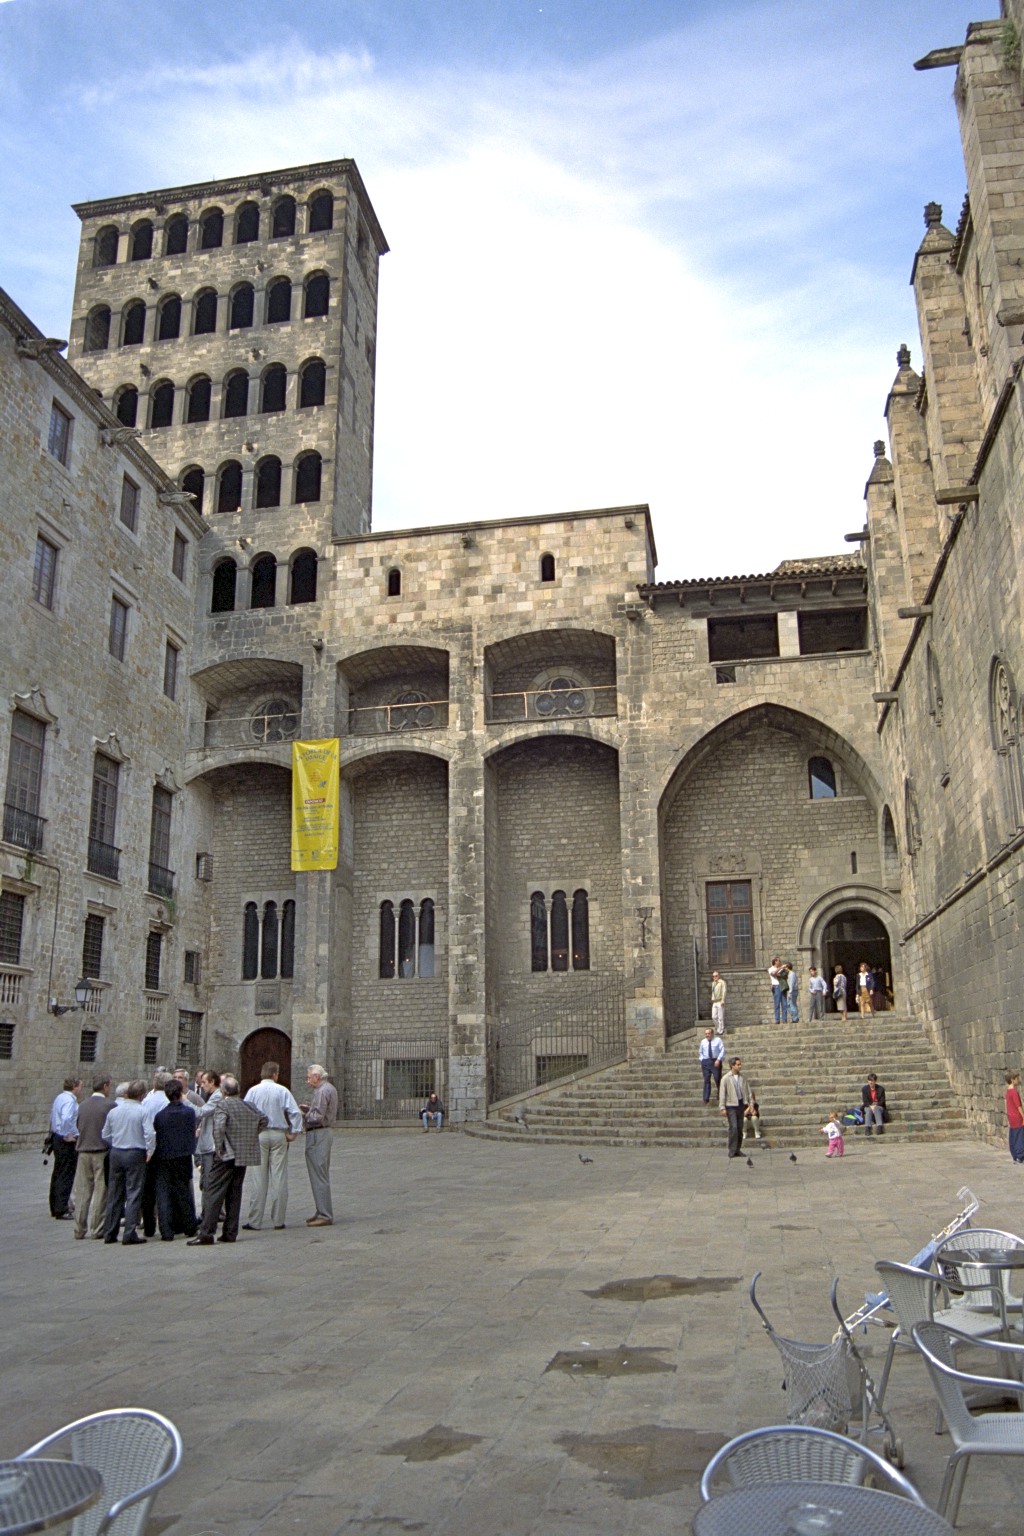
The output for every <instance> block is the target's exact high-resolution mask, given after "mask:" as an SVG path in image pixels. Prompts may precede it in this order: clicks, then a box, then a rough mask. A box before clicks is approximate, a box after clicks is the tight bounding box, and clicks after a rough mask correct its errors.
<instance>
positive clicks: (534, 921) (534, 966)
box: [530, 891, 548, 971]
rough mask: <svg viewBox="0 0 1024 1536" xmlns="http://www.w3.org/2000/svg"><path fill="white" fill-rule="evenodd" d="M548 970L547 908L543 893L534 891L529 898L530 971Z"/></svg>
mask: <svg viewBox="0 0 1024 1536" xmlns="http://www.w3.org/2000/svg"><path fill="white" fill-rule="evenodd" d="M547 968H548V908H547V902H546V901H545V900H544V892H543V891H534V893H533V895H532V896H531V897H530V969H531V971H546V970H547Z"/></svg>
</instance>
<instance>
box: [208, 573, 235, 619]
mask: <svg viewBox="0 0 1024 1536" xmlns="http://www.w3.org/2000/svg"><path fill="white" fill-rule="evenodd" d="M237 581H238V567H237V565H236V564H235V562H234V561H233V560H218V561H217V564H216V565H215V566H214V568H213V596H212V598H211V600H210V612H211V613H234V611H235V586H236V583H237Z"/></svg>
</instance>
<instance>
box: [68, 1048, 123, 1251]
mask: <svg viewBox="0 0 1024 1536" xmlns="http://www.w3.org/2000/svg"><path fill="white" fill-rule="evenodd" d="M112 1083H113V1079H112V1078H109V1077H106V1076H102V1077H97V1078H95V1079H94V1080H93V1085H92V1093H91V1094H90V1095H89V1097H88V1098H87V1099H83V1100H82V1102H81V1104H80V1105H79V1106H78V1167H77V1168H76V1170H75V1193H74V1201H75V1236H76V1237H77V1238H83V1237H84V1236H85V1234H86V1231H88V1233H89V1236H90V1237H102V1236H103V1217H104V1211H105V1209H106V1204H107V1155H108V1148H107V1144H106V1142H105V1141H104V1140H103V1134H102V1132H103V1127H104V1125H105V1123H106V1119H107V1116H108V1115H109V1114H110V1111H111V1110H112V1109H113V1107H114V1099H113V1097H112V1095H111V1092H110V1089H111V1086H112Z"/></svg>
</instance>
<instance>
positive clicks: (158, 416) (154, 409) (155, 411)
mask: <svg viewBox="0 0 1024 1536" xmlns="http://www.w3.org/2000/svg"><path fill="white" fill-rule="evenodd" d="M173 420H174V385H173V384H172V383H171V381H170V379H161V380H160V382H159V383H158V384H154V385H153V387H152V389H151V390H150V392H149V424H150V426H151V427H169V426H170V425H171V423H172V422H173Z"/></svg>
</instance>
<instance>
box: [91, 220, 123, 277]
mask: <svg viewBox="0 0 1024 1536" xmlns="http://www.w3.org/2000/svg"><path fill="white" fill-rule="evenodd" d="M117 241H118V233H117V225H116V224H104V226H103V228H102V229H98V230H97V231H96V236H95V239H94V240H93V246H92V264H93V266H94V267H112V266H114V265H115V264H116V262H117Z"/></svg>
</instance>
